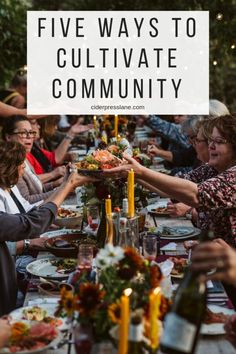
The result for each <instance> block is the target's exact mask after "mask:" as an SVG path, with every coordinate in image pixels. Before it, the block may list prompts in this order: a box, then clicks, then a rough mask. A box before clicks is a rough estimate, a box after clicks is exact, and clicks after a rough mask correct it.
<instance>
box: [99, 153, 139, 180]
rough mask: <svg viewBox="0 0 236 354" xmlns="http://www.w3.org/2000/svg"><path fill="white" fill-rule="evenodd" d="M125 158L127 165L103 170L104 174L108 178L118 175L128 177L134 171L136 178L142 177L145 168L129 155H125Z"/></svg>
mask: <svg viewBox="0 0 236 354" xmlns="http://www.w3.org/2000/svg"><path fill="white" fill-rule="evenodd" d="M123 158H124V161H126V162H127V163H124V164H122V165H120V166H118V167H114V168H111V169H108V170H103V173H104V174H105V175H107V176H109V175H110V176H111V177H112V176H115V177H116V176H117V175H119V176H121V177H127V175H128V172H129V171H130V170H131V169H133V171H134V173H135V176H136V177H140V176H141V175H142V170H143V166H142V165H141V164H140V163H138V162H137V161H136V160H135V159H133V158H132V157H130V156H129V155H127V154H123Z"/></svg>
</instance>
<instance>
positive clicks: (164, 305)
mask: <svg viewBox="0 0 236 354" xmlns="http://www.w3.org/2000/svg"><path fill="white" fill-rule="evenodd" d="M171 304H172V302H171V300H170V299H167V298H166V297H165V296H164V295H163V294H162V295H161V304H160V316H159V320H161V321H163V319H164V318H165V315H166V314H167V312H168V311H169V310H170V307H171Z"/></svg>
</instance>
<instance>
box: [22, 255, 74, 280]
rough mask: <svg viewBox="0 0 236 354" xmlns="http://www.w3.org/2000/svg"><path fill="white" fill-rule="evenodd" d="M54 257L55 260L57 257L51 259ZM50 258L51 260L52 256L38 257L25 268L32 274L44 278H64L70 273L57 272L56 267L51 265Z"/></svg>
mask: <svg viewBox="0 0 236 354" xmlns="http://www.w3.org/2000/svg"><path fill="white" fill-rule="evenodd" d="M54 259H55V260H56V259H59V258H53V260H54ZM50 260H52V258H43V259H38V260H37V261H34V262H31V263H29V264H28V265H27V267H26V270H27V272H28V273H30V274H32V275H36V276H37V277H42V278H46V279H66V278H68V277H69V275H70V274H71V273H72V272H71V273H67V274H61V273H58V272H57V267H56V266H53V265H52V263H51V261H50Z"/></svg>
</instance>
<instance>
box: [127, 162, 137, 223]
mask: <svg viewBox="0 0 236 354" xmlns="http://www.w3.org/2000/svg"><path fill="white" fill-rule="evenodd" d="M134 209H135V207H134V170H133V169H131V170H130V171H129V173H128V216H129V217H130V218H133V217H134V214H135V210H134Z"/></svg>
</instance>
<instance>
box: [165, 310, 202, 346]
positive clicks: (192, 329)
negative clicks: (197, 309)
mask: <svg viewBox="0 0 236 354" xmlns="http://www.w3.org/2000/svg"><path fill="white" fill-rule="evenodd" d="M196 332H197V326H195V325H194V324H193V323H190V322H188V321H187V320H185V319H183V318H182V317H179V316H178V315H176V313H169V314H168V315H167V316H166V319H165V326H164V334H163V336H162V338H161V345H164V346H166V347H169V348H172V349H176V350H180V351H181V352H183V353H191V350H192V347H193V342H194V339H195V336H196Z"/></svg>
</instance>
